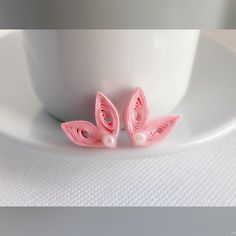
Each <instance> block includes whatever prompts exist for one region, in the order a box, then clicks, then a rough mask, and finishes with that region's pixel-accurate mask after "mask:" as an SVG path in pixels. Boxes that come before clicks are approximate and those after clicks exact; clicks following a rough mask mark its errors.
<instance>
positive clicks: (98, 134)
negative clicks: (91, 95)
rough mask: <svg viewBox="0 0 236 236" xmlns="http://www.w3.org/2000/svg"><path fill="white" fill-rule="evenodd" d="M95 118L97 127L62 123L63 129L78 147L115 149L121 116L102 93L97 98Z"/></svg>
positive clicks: (82, 123) (79, 122)
mask: <svg viewBox="0 0 236 236" xmlns="http://www.w3.org/2000/svg"><path fill="white" fill-rule="evenodd" d="M95 118H96V123H97V126H95V125H94V124H92V123H90V122H87V121H83V120H79V121H70V122H65V123H62V124H61V127H62V129H63V131H64V132H65V133H66V135H67V136H68V138H69V139H70V140H71V141H72V142H73V143H75V144H76V145H79V146H84V147H108V148H115V147H116V146H117V138H118V134H119V131H120V120H119V115H118V112H117V110H116V108H115V106H114V105H113V104H112V102H111V101H110V100H109V99H108V98H107V97H106V96H105V95H104V94H102V93H100V92H99V93H97V96H96V103H95Z"/></svg>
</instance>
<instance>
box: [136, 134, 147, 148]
mask: <svg viewBox="0 0 236 236" xmlns="http://www.w3.org/2000/svg"><path fill="white" fill-rule="evenodd" d="M146 140H147V136H146V134H145V133H142V132H140V133H137V134H135V136H134V141H135V144H136V145H137V146H141V145H143V144H144V143H145V142H146Z"/></svg>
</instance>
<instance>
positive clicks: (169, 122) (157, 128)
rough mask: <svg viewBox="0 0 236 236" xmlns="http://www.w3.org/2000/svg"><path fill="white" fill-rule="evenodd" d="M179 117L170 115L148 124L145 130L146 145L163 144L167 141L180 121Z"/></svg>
mask: <svg viewBox="0 0 236 236" xmlns="http://www.w3.org/2000/svg"><path fill="white" fill-rule="evenodd" d="M179 118H180V117H179V116H178V115H169V116H165V117H162V118H159V119H157V120H154V121H151V122H150V123H149V124H147V127H146V128H145V134H146V138H147V140H146V143H145V145H149V144H152V143H154V142H155V143H157V142H161V141H162V140H163V139H165V138H166V137H167V136H168V135H169V134H170V133H171V131H173V129H174V127H175V125H176V123H177V121H178V120H179Z"/></svg>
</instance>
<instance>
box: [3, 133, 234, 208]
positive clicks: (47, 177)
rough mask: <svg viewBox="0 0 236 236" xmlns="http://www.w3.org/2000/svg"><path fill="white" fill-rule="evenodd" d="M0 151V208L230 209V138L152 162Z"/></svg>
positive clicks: (231, 138) (231, 153)
mask: <svg viewBox="0 0 236 236" xmlns="http://www.w3.org/2000/svg"><path fill="white" fill-rule="evenodd" d="M0 150H1V151H0V153H1V154H0V205H1V206H236V132H234V133H231V134H230V135H228V136H226V137H223V138H219V139H218V140H215V141H212V142H210V143H207V144H202V145H199V146H198V147H195V148H192V149H189V150H186V151H183V152H180V153H176V154H172V155H169V156H161V157H156V158H152V159H149V158H146V159H138V160H90V159H88V160H78V159H75V158H70V157H67V158H64V159H61V158H57V157H50V158H49V157H45V156H44V157H42V156H41V155H40V153H39V154H38V155H34V156H27V155H24V153H23V152H21V151H19V150H18V149H17V148H16V147H11V145H10V144H9V145H6V144H4V143H3V142H1V143H0ZM9 152H10V153H9ZM4 153H5V154H4Z"/></svg>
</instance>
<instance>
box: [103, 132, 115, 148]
mask: <svg viewBox="0 0 236 236" xmlns="http://www.w3.org/2000/svg"><path fill="white" fill-rule="evenodd" d="M102 143H103V144H104V146H106V147H109V148H113V147H115V144H116V139H115V137H114V136H112V135H105V136H104V137H103V139H102Z"/></svg>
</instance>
